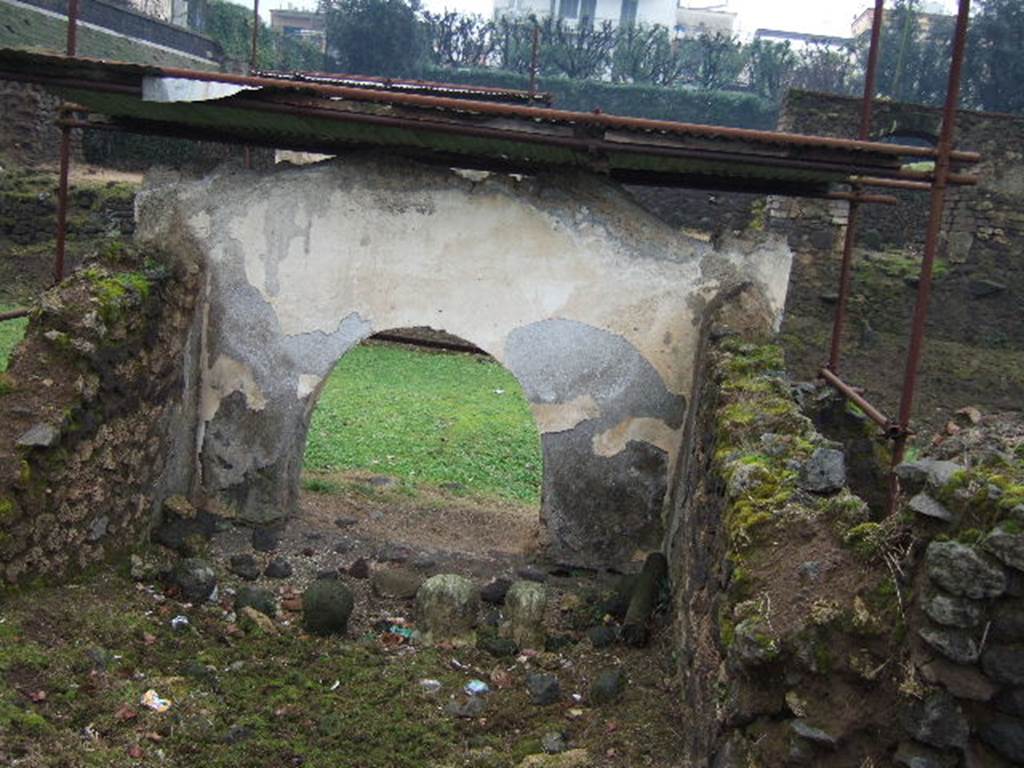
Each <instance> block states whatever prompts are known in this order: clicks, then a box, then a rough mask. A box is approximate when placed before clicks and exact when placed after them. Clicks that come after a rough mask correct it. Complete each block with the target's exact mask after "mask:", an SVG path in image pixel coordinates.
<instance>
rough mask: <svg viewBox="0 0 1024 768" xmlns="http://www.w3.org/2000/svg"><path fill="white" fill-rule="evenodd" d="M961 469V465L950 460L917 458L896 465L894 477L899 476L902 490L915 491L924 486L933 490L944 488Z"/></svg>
mask: <svg viewBox="0 0 1024 768" xmlns="http://www.w3.org/2000/svg"><path fill="white" fill-rule="evenodd" d="M962 470H963V467H962V466H960V465H959V464H956V463H955V462H952V461H938V460H936V459H918V460H917V461H908V462H904V463H903V464H900V465H899V466H898V467H896V477H898V478H899V480H900V486H901V487H902V489H903V491H905V492H906V493H917V492H918V491H920V490H922V489H924V488H925V487H929V488H932V489H934V490H939V489H941V488H944V487H945V486H946V484H947V483H949V481H950V480H952V479H953V475H955V474H956V473H957V472H960V471H962Z"/></svg>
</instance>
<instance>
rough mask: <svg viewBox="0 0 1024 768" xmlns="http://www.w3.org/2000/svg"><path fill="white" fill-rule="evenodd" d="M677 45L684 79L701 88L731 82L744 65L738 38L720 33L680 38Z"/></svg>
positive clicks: (724, 84) (723, 85)
mask: <svg viewBox="0 0 1024 768" xmlns="http://www.w3.org/2000/svg"><path fill="white" fill-rule="evenodd" d="M680 48H681V52H682V55H683V57H684V59H685V61H686V68H687V69H688V71H689V74H688V78H687V79H688V80H689V81H690V82H692V83H693V84H694V85H696V86H697V87H698V88H700V89H701V90H702V91H716V90H718V89H720V88H723V87H725V86H727V85H732V84H734V83H735V82H736V78H737V77H739V75H740V73H741V72H742V71H743V67H744V66H745V65H746V59H745V57H744V50H743V45H742V44H741V43H740V41H739V40H737V39H736V38H735V37H731V36H728V35H723V34H721V33H716V34H714V35H707V34H704V35H701V36H700V37H696V38H691V39H688V40H683V41H681V43H680Z"/></svg>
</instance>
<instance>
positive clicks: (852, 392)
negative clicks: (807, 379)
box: [818, 368, 901, 439]
mask: <svg viewBox="0 0 1024 768" xmlns="http://www.w3.org/2000/svg"><path fill="white" fill-rule="evenodd" d="M818 375H819V376H820V377H821V378H823V379H824V380H825V381H827V382H828V383H829V384H831V385H832V387H833V388H835V389H836V391H838V392H839V393H840V394H841V395H843V397H845V398H846V399H847V400H849V401H850V402H851V403H853V404H854V405H856V406H857V407H858V408H860V409H861V410H862V411H864V414H865V415H866V416H867V417H868V418H869V419H871V420H872V421H873V422H875V424H877V425H878V426H880V427H881V428H882V430H883V431H884V432H885V436H886V437H888V438H890V439H895V438H896V437H899V435H900V434H901V430H900V426H899V425H898V424H897V423H896V422H894V421H893V420H892V419H890V418H889V417H888V416H886V415H885V414H884V413H882V412H881V411H880V410H878V409H877V408H876V407H875V406H873V405H872V404H871V403H869V402H868V401H867V400H866V399H865V398H864V396H863V395H861V394H860V392H858V391H857V390H856V389H854V388H853V387H851V386H850V385H849V384H847V383H846V382H845V381H843V380H842V379H841V378H839V377H838V376H837V375H836V374H834V373H832V371H830V370H829V369H828V368H822V369H821V370H820V371H818Z"/></svg>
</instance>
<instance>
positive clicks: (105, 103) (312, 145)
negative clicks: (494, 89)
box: [0, 50, 976, 196]
mask: <svg viewBox="0 0 1024 768" xmlns="http://www.w3.org/2000/svg"><path fill="white" fill-rule="evenodd" d="M0 79H7V80H15V81H20V82H30V83H38V84H40V85H43V86H45V87H46V88H47V89H48V90H51V91H53V92H55V93H57V94H58V95H59V96H61V97H63V98H64V99H66V100H68V101H70V102H73V103H75V104H78V105H82V106H83V107H85V108H87V109H88V110H91V112H92V115H93V117H96V116H106V123H105V124H106V126H107V127H109V128H114V129H122V130H129V131H134V132H138V133H147V134H157V135H167V136H179V137H184V138H191V139H197V140H206V141H225V142H233V143H240V144H247V145H254V146H268V147H278V148H282V149H298V150H306V151H318V152H328V153H337V152H343V151H346V150H350V149H366V148H381V149H387V151H388V152H390V153H391V154H395V155H404V156H409V157H411V158H414V159H416V160H419V161H423V162H433V163H439V164H444V165H448V166H455V167H461V168H480V169H485V170H495V171H502V172H514V173H537V172H552V171H564V170H573V169H580V170H588V171H592V172H597V173H602V174H604V175H606V176H609V177H610V178H612V179H615V180H618V181H621V182H624V183H636V184H651V185H660V186H691V187H700V188H708V189H739V190H744V191H749V192H770V193H774V194H792V195H801V196H825V195H827V194H829V193H830V191H831V187H832V185H833V184H846V183H849V181H850V177H851V176H873V177H883V178H903V177H905V175H904V173H903V171H902V170H901V168H902V166H903V164H904V162H906V159H907V158H917V159H920V158H926V159H930V158H933V157H934V156H935V151H934V150H933V149H930V148H922V147H904V146H898V145H893V144H883V143H877V142H861V141H852V140H846V139H836V138H830V137H823V136H802V135H799V134H791V133H778V132H773V131H756V130H749V129H741V128H727V127H722V126H710V125H696V124H691V123H677V122H670V121H664V120H648V119H640V118H632V117H621V116H616V115H606V114H603V113H601V112H600V111H598V110H595V111H594V112H570V111H565V110H557V109H550V108H545V107H538V106H528V105H523V104H517V103H513V104H510V103H503V102H497V101H484V100H481V99H480V98H475V99H474V98H456V97H454V95H453V94H452V93H450V92H445V90H444V89H451V90H453V91H454V90H458V89H459V88H460V86H456V85H443V84H432V85H430V86H429V87H428V86H427V84H421V86H420V90H419V91H418V92H406V91H396V90H394V89H393V88H390V89H389V88H382V87H380V83H379V82H372V83H371V82H370V81H371V79H370V78H356V77H352V76H349V77H347V78H346V77H344V76H343V77H341V78H333V80H334V82H317V81H316V80H315V78H314V79H311V78H310V77H309V76H306V75H294V76H288V75H280V74H278V75H273V76H246V75H233V74H226V73H211V72H199V71H195V70H188V69H172V68H163V67H146V66H138V65H133V64H123V63H118V62H106V61H97V60H93V59H81V58H66V57H63V56H49V55H43V54H36V53H30V52H27V51H13V50H0ZM352 81H360V82H359V84H358V85H351V84H345V83H348V82H352ZM954 159H955V160H956V161H957V162H961V161H965V160H969V161H973V160H975V159H976V156H973V155H968V154H967V153H957V154H956V156H955V158H954Z"/></svg>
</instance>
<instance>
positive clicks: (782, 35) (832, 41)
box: [754, 29, 854, 51]
mask: <svg viewBox="0 0 1024 768" xmlns="http://www.w3.org/2000/svg"><path fill="white" fill-rule="evenodd" d="M754 39H755V40H764V41H765V42H769V43H789V47H790V48H792V49H793V50H794V51H802V50H804V49H805V48H811V47H814V48H832V49H835V50H842V49H845V48H848V47H849V46H850V45H852V44H853V42H854V41H853V38H849V37H834V36H832V35H815V34H810V33H808V32H789V31H787V30H784V29H759V30H757V31H756V32H755V33H754Z"/></svg>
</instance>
